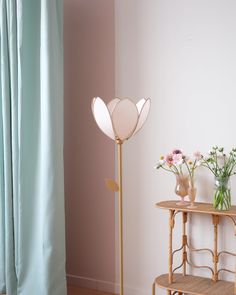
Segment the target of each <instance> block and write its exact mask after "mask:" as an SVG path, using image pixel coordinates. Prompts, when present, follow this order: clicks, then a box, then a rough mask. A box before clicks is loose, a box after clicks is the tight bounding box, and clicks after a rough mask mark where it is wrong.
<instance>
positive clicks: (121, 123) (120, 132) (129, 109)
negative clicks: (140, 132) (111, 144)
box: [112, 98, 138, 140]
mask: <svg viewBox="0 0 236 295" xmlns="http://www.w3.org/2000/svg"><path fill="white" fill-rule="evenodd" d="M112 122H113V128H114V131H115V134H116V135H117V137H118V138H119V139H121V140H124V139H128V138H129V137H130V136H132V134H133V132H134V130H135V128H136V126H137V123H138V110H137V107H136V105H135V104H134V103H133V102H132V101H131V100H129V99H127V98H126V99H122V100H121V101H119V102H118V103H117V105H116V107H115V109H114V111H113V113H112Z"/></svg>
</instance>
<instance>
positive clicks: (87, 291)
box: [67, 285, 114, 295]
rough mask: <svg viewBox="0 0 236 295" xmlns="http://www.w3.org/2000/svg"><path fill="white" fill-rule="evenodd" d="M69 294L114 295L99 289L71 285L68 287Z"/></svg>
mask: <svg viewBox="0 0 236 295" xmlns="http://www.w3.org/2000/svg"><path fill="white" fill-rule="evenodd" d="M67 295H114V294H112V293H106V292H102V291H97V290H91V289H84V288H80V287H77V286H73V285H69V286H68V288H67Z"/></svg>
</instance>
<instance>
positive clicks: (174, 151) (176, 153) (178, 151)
mask: <svg viewBox="0 0 236 295" xmlns="http://www.w3.org/2000/svg"><path fill="white" fill-rule="evenodd" d="M172 154H173V155H179V154H183V152H182V151H181V150H178V149H175V150H173V152H172Z"/></svg>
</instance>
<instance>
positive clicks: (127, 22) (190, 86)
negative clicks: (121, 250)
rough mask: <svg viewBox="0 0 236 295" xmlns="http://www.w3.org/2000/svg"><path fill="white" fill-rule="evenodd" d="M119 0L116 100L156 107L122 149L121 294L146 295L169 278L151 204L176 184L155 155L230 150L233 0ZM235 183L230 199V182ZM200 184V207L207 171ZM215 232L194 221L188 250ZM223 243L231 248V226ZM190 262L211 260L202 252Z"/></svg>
mask: <svg viewBox="0 0 236 295" xmlns="http://www.w3.org/2000/svg"><path fill="white" fill-rule="evenodd" d="M115 2H116V7H115V11H116V95H118V96H130V97H136V98H137V99H139V98H142V97H151V99H152V109H151V113H150V117H149V120H148V122H147V123H146V125H145V126H144V128H143V130H142V131H141V132H140V133H139V134H138V135H137V136H136V137H135V138H133V139H131V140H130V141H129V142H127V143H125V145H124V199H125V201H124V216H125V222H124V224H125V284H126V295H129V294H136V295H137V294H150V292H151V284H152V282H153V279H154V277H156V276H157V275H159V274H161V273H163V272H167V270H168V267H167V265H168V257H167V254H168V253H167V252H168V227H167V226H168V212H164V211H161V210H159V209H156V208H155V207H154V204H155V203H156V202H158V201H161V200H167V199H174V198H175V196H174V193H173V192H174V183H175V182H174V177H173V176H172V175H168V174H167V173H164V171H155V170H154V169H153V166H154V165H155V163H156V162H157V161H158V159H159V155H160V154H163V153H167V152H168V151H170V150H172V148H175V147H179V148H182V149H184V150H185V151H186V152H188V153H191V152H193V151H195V150H197V149H199V150H200V151H202V152H207V150H208V149H209V148H210V147H211V146H212V145H215V144H218V145H222V146H225V147H226V148H231V147H232V146H236V132H235V126H236V116H235V110H236V18H235V15H236V1H234V0H224V1H223V0H116V1H115ZM231 184H232V191H233V194H235V192H236V178H232V182H231ZM197 185H198V195H197V199H198V201H200V200H201V201H205V202H209V201H211V200H212V185H213V177H212V176H211V175H210V174H209V173H208V171H201V174H200V175H199V174H198V182H197ZM233 203H235V204H236V197H235V196H233ZM176 227H177V228H178V227H179V228H180V223H179V222H177V225H176ZM212 231H213V226H212V224H211V220H210V218H207V217H204V216H202V215H199V216H197V218H196V216H195V217H193V218H192V220H191V232H192V237H193V238H192V242H193V244H194V246H197V247H202V246H211V245H212V242H213V235H212ZM176 232H177V233H179V232H180V231H179V230H177V231H176ZM220 240H221V242H220V246H221V247H226V248H227V249H228V250H233V249H234V248H235V246H234V245H235V240H234V237H233V228H232V225H231V223H230V222H229V221H227V220H226V221H224V222H223V223H222V225H221V227H220ZM177 241H178V240H177V236H176V240H175V244H176V246H178V245H180V244H178V243H177ZM179 242H180V240H179ZM193 259H194V261H195V262H198V263H204V262H207V261H208V259H207V255H205V254H203V256H199V254H197V255H196V256H194V257H193ZM225 262H226V263H227V264H228V265H231V266H232V265H233V259H229V260H228V261H227V259H225ZM209 263H210V264H211V262H210V261H209ZM233 269H234V268H233ZM195 273H202V274H204V275H209V273H208V272H206V271H201V272H199V271H198V272H196V271H195ZM229 278H230V277H229ZM231 279H232V277H231ZM161 294H166V292H165V291H162V290H158V295H161Z"/></svg>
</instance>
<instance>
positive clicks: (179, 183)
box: [175, 174, 189, 206]
mask: <svg viewBox="0 0 236 295" xmlns="http://www.w3.org/2000/svg"><path fill="white" fill-rule="evenodd" d="M188 188H189V177H188V175H185V174H176V185H175V193H176V195H178V196H179V197H180V198H181V201H180V202H178V203H176V205H179V206H184V205H187V204H188V202H185V201H184V198H185V197H186V196H187V195H188Z"/></svg>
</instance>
